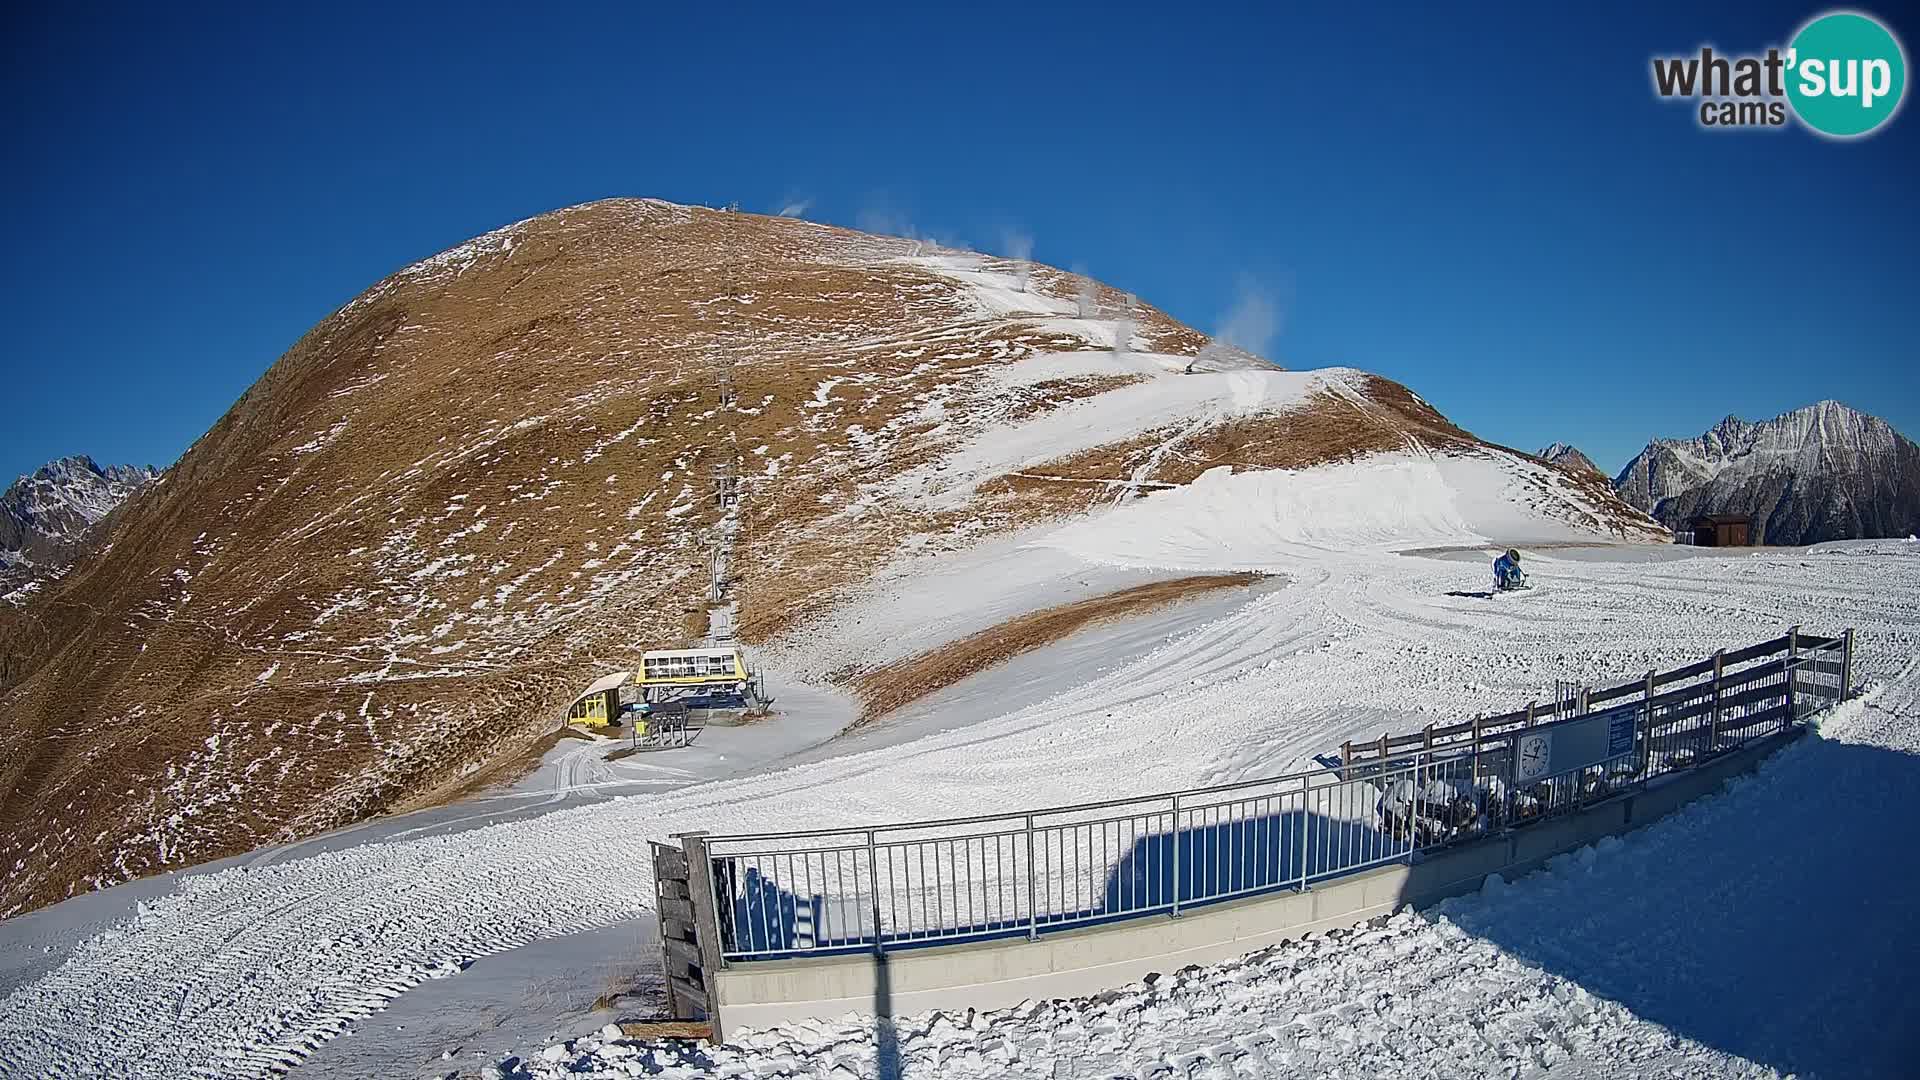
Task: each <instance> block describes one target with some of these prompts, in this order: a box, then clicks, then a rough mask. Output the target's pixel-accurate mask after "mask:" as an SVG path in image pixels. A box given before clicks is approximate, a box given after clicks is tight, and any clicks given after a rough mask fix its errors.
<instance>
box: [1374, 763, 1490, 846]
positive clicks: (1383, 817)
mask: <svg viewBox="0 0 1920 1080" xmlns="http://www.w3.org/2000/svg"><path fill="white" fill-rule="evenodd" d="M1374 810H1375V812H1376V813H1378V814H1379V815H1380V825H1381V827H1382V828H1383V829H1385V830H1386V832H1387V833H1388V835H1390V836H1392V837H1394V838H1395V839H1397V840H1405V839H1409V838H1411V839H1412V840H1413V841H1414V842H1415V843H1417V844H1419V845H1421V846H1425V845H1428V844H1437V843H1440V842H1441V841H1443V840H1446V839H1447V838H1449V837H1451V836H1453V835H1454V834H1456V833H1458V832H1460V831H1461V830H1462V829H1465V828H1467V827H1469V826H1471V825H1473V824H1475V823H1476V822H1477V821H1478V820H1479V818H1480V806H1479V800H1478V799H1477V798H1476V797H1475V792H1474V789H1473V785H1471V784H1467V783H1464V782H1462V781H1459V780H1450V779H1441V778H1437V777H1436V778H1433V779H1429V780H1427V781H1425V782H1424V783H1421V784H1417V785H1416V784H1415V783H1414V781H1413V779H1412V778H1411V777H1401V778H1400V779H1399V780H1396V781H1394V782H1393V783H1391V784H1388V785H1387V788H1386V790H1385V791H1383V792H1381V793H1380V800H1379V801H1378V802H1377V803H1375V804H1374Z"/></svg>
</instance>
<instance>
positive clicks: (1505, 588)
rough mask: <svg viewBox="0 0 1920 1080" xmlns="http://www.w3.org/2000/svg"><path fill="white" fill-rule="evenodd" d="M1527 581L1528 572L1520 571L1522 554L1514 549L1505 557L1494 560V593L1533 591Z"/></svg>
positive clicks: (1510, 549)
mask: <svg viewBox="0 0 1920 1080" xmlns="http://www.w3.org/2000/svg"><path fill="white" fill-rule="evenodd" d="M1531 588H1533V585H1532V584H1531V583H1529V582H1528V581H1527V572H1526V571H1525V570H1522V569H1520V553H1519V552H1518V551H1515V550H1514V549H1512V548H1508V549H1507V553H1506V554H1505V555H1502V556H1500V557H1499V558H1497V559H1495V560H1493V591H1494V592H1497V593H1503V592H1516V591H1518V590H1520V589H1531Z"/></svg>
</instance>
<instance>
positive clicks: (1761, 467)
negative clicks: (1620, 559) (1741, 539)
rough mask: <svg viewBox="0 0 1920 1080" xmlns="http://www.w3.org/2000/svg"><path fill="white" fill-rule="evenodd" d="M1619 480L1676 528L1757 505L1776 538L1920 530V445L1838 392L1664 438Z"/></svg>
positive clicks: (1766, 535)
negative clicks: (1764, 416) (1763, 417)
mask: <svg viewBox="0 0 1920 1080" xmlns="http://www.w3.org/2000/svg"><path fill="white" fill-rule="evenodd" d="M1614 486H1615V488H1617V489H1618V490H1619V492H1620V495H1621V497H1622V498H1624V499H1626V500H1627V501H1628V502H1630V503H1632V504H1633V505H1634V506H1636V507H1639V508H1640V509H1642V510H1645V511H1647V512H1649V513H1651V514H1652V515H1653V516H1655V517H1657V518H1659V519H1660V520H1661V521H1663V522H1665V523H1666V524H1667V525H1669V526H1672V527H1676V528H1678V527H1681V526H1684V525H1685V524H1686V523H1687V522H1689V521H1690V520H1691V519H1692V518H1693V517H1694V516H1696V515H1699V514H1723V513H1732V514H1747V515H1751V516H1752V517H1753V519H1754V523H1755V525H1756V527H1757V528H1758V530H1759V533H1760V536H1761V537H1762V538H1763V539H1764V541H1765V542H1766V543H1769V544H1811V543H1817V542H1819V541H1822V540H1848V539H1860V538H1868V537H1887V536H1891V537H1904V536H1910V535H1912V534H1913V533H1914V532H1916V531H1920V446H1916V445H1915V444H1914V443H1913V441H1912V440H1910V439H1908V438H1906V437H1905V436H1903V435H1901V434H1900V433H1899V432H1898V431H1895V430H1894V428H1893V426H1892V425H1891V424H1888V423H1887V422H1886V421H1885V420H1882V419H1880V418H1879V417H1876V416H1869V415H1867V414H1866V413H1863V412H1859V411H1858V410H1855V409H1850V408H1848V407H1847V406H1845V405H1842V404H1841V403H1839V402H1837V401H1822V402H1820V403H1819V404H1817V405H1809V406H1807V407H1806V408H1804V409H1795V410H1794V411H1792V412H1789V413H1784V414H1782V415H1780V416H1776V417H1774V418H1773V419H1772V420H1767V421H1763V422H1760V423H1753V422H1750V421H1747V420H1742V419H1740V418H1739V417H1736V416H1729V417H1727V418H1726V419H1725V420H1722V421H1720V423H1718V424H1716V425H1714V427H1713V428H1712V429H1711V430H1710V431H1708V432H1707V433H1706V434H1704V435H1702V436H1700V437H1699V438H1697V439H1686V440H1679V439H1656V440H1654V441H1653V442H1650V443H1648V444H1647V448H1646V449H1645V450H1643V451H1641V452H1640V454H1639V455H1638V456H1636V457H1635V458H1634V459H1633V460H1632V461H1630V462H1628V463H1627V467H1626V468H1625V469H1624V470H1622V471H1621V473H1620V476H1619V477H1618V478H1617V479H1616V480H1615V481H1614Z"/></svg>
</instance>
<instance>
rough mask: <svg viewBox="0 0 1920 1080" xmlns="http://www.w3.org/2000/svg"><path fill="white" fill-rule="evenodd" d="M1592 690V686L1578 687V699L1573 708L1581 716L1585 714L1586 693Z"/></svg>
mask: <svg viewBox="0 0 1920 1080" xmlns="http://www.w3.org/2000/svg"><path fill="white" fill-rule="evenodd" d="M1592 692H1593V687H1591V686H1582V687H1581V688H1580V701H1579V704H1577V705H1575V706H1574V710H1575V711H1576V712H1578V713H1579V714H1580V715H1581V716H1585V715H1587V695H1588V694H1590V693H1592Z"/></svg>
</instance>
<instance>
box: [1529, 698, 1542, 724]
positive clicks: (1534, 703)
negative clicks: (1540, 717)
mask: <svg viewBox="0 0 1920 1080" xmlns="http://www.w3.org/2000/svg"><path fill="white" fill-rule="evenodd" d="M1538 704H1540V703H1539V702H1537V701H1529V702H1527V726H1528V727H1532V726H1533V710H1534V707H1535V706H1536V705H1538Z"/></svg>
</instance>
